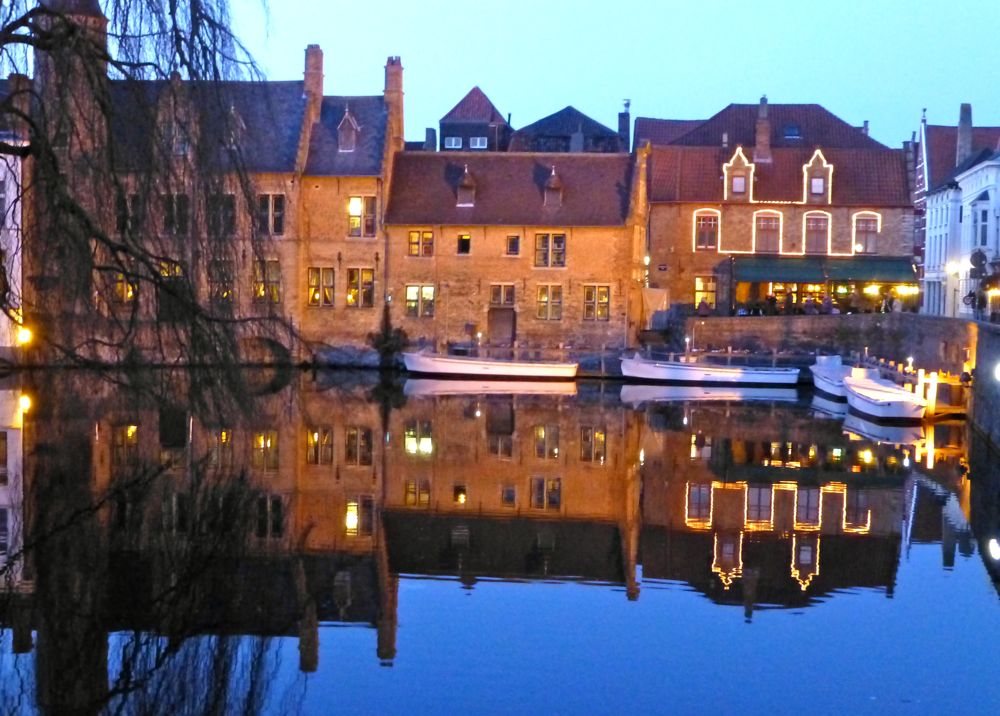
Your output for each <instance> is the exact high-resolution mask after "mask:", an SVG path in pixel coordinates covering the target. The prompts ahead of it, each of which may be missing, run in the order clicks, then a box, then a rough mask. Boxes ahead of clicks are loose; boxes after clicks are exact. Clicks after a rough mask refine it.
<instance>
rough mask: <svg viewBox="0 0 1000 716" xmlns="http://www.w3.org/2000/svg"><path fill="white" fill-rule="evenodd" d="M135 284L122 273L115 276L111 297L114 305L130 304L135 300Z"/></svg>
mask: <svg viewBox="0 0 1000 716" xmlns="http://www.w3.org/2000/svg"><path fill="white" fill-rule="evenodd" d="M135 292H136V284H135V283H133V282H132V281H131V280H130V279H129V278H128V277H127V276H126V275H125V274H124V273H116V274H115V286H114V292H113V293H112V296H113V297H114V300H115V303H132V301H134V300H135Z"/></svg>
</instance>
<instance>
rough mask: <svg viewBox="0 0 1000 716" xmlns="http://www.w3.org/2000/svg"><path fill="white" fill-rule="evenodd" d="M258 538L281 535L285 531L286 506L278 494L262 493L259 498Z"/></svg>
mask: <svg viewBox="0 0 1000 716" xmlns="http://www.w3.org/2000/svg"><path fill="white" fill-rule="evenodd" d="M255 532H256V535H257V537H258V539H269V538H276V537H281V536H282V535H283V534H284V533H285V506H284V503H282V501H281V497H279V496H278V495H260V496H259V497H258V498H257V525H256V531H255Z"/></svg>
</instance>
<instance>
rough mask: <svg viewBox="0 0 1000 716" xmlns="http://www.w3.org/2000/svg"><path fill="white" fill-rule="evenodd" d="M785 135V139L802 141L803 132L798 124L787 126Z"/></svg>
mask: <svg viewBox="0 0 1000 716" xmlns="http://www.w3.org/2000/svg"><path fill="white" fill-rule="evenodd" d="M784 135H785V139H802V130H801V129H800V128H799V125H797V124H786V125H785V130H784Z"/></svg>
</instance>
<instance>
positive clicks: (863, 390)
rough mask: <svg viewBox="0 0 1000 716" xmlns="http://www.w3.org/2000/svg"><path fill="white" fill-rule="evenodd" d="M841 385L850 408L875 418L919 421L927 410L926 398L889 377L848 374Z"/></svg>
mask: <svg viewBox="0 0 1000 716" xmlns="http://www.w3.org/2000/svg"><path fill="white" fill-rule="evenodd" d="M844 388H845V390H846V391H847V404H848V405H849V406H850V407H851V409H852V410H854V411H856V412H858V413H861V414H862V415H866V416H868V417H870V418H874V419H875V420H895V421H905V422H919V421H921V420H923V418H924V412H925V411H926V410H927V401H926V400H924V399H923V398H922V397H920V396H919V395H916V394H914V393H911V392H909V391H908V390H906V389H905V388H903V387H902V386H900V385H897V384H896V383H893V382H892V381H891V380H885V379H883V378H876V377H872V376H863V377H862V376H854V375H849V376H847V377H846V378H844Z"/></svg>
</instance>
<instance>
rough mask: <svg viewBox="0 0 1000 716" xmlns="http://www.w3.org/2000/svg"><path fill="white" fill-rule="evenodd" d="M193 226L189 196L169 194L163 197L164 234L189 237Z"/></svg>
mask: <svg viewBox="0 0 1000 716" xmlns="http://www.w3.org/2000/svg"><path fill="white" fill-rule="evenodd" d="M190 225H191V200H190V198H188V195H187V194H167V195H166V196H164V197H163V233H165V234H169V235H170V236H187V233H188V228H189V227H190Z"/></svg>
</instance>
